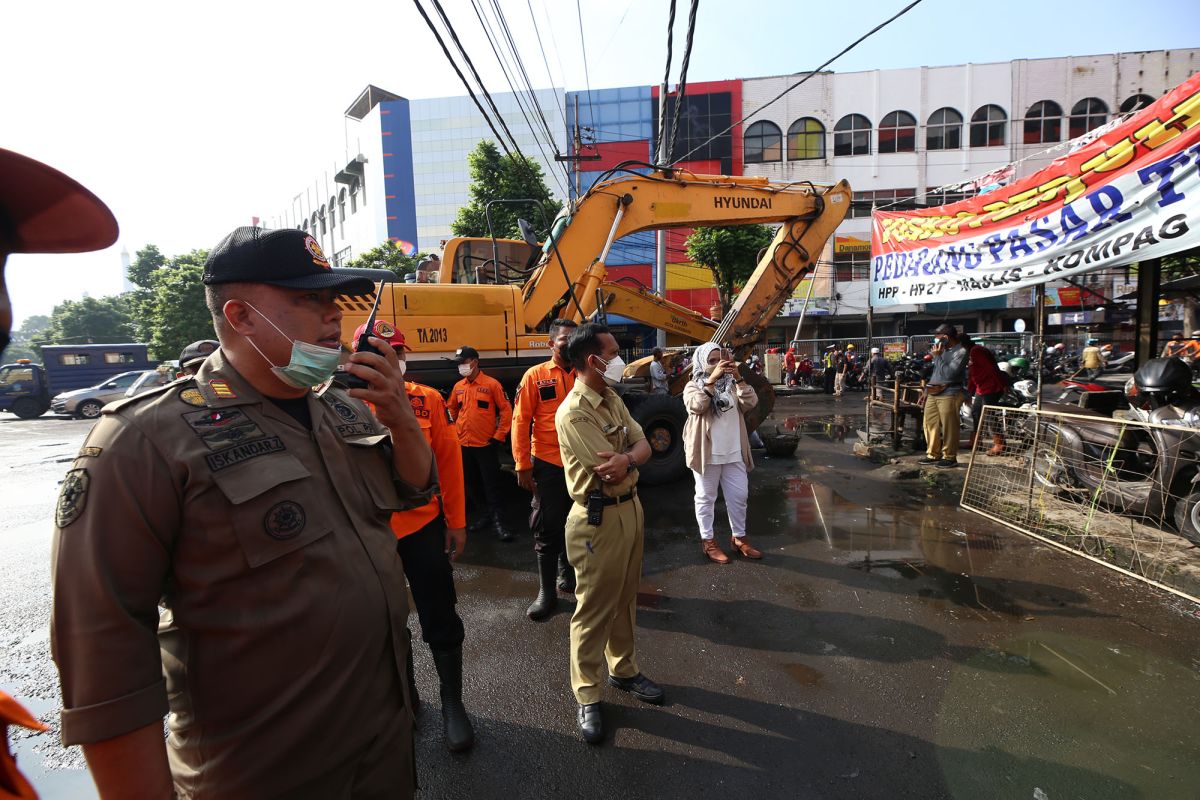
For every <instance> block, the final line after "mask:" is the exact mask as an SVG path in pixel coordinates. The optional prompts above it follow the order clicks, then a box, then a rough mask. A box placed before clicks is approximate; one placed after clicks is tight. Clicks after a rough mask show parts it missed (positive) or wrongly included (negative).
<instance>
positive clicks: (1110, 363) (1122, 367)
mask: <svg viewBox="0 0 1200 800" xmlns="http://www.w3.org/2000/svg"><path fill="white" fill-rule="evenodd" d="M1135 358H1137V353H1134V352H1133V351H1132V350H1131V351H1129V352H1128V353H1117V354H1116V355H1115V356H1112V357H1110V358H1109V359H1108V360H1107V361H1105V362H1104V371H1105V372H1133V362H1134V359H1135Z"/></svg>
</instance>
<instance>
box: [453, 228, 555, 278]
mask: <svg viewBox="0 0 1200 800" xmlns="http://www.w3.org/2000/svg"><path fill="white" fill-rule="evenodd" d="M494 243H495V249H493V240H492V239H482V238H479V239H476V238H465V237H456V238H454V239H450V240H449V241H447V242H446V245H445V247H444V248H443V250H442V271H441V280H440V281H439V283H457V284H475V285H483V284H498V283H509V284H516V285H517V286H524V285H525V281H526V280H527V279H528V277H529V273H530V271H531V270H532V269H533V266H534V265H536V264H537V262H538V259H539V258H540V257H541V255H542V251H541V245H539V244H538V243H537V241H536V240H535V241H534V242H533V243H529V242H524V241H520V240H519V239H496V240H494Z"/></svg>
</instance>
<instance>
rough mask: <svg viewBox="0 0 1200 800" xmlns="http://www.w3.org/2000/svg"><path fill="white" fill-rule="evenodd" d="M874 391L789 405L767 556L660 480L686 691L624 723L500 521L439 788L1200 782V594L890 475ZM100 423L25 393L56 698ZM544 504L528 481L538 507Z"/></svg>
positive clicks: (648, 596)
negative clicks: (705, 553) (1158, 584)
mask: <svg viewBox="0 0 1200 800" xmlns="http://www.w3.org/2000/svg"><path fill="white" fill-rule="evenodd" d="M861 408H862V407H861V405H860V400H859V397H858V396H854V397H851V398H847V399H845V400H842V401H837V402H833V401H828V400H826V399H824V398H812V397H804V398H789V399H786V400H782V401H781V402H780V404H779V406H778V407H777V414H776V416H777V417H780V418H783V417H786V416H789V415H790V416H793V417H794V418H795V419H794V422H795V423H796V424H797V426H798V427H799V429H800V430H802V431H804V435H803V438H802V440H801V445H800V452H799V454H798V458H797V459H763V458H762V457H761V454H759V456H758V464H759V467H758V469H756V470H755V471H754V473H752V476H751V492H752V494H751V500H750V535H751V537H752V540H753V541H754V542H755V543H756V544H757V545H758V546H760V547H761V548H762V549H763V550H764V551H766V558H765V559H764V560H763V561H762V562H748V561H744V560H739V561H735V562H734V563H733V564H732V565H729V566H724V567H719V566H716V565H710V564H709V563H708V562H706V561H704V560H703V559H702V558H701V556H700V552H699V545H698V543H697V535H696V527H695V521H694V518H693V516H692V511H691V487H690V485H688V484H679V485H675V486H669V487H646V488H644V489H643V493H642V499H643V504H644V506H645V509H646V523H647V532H646V555H645V563H644V577H643V582H642V587H641V592H640V594H639V601H640V608H639V612H638V647H639V660H640V664H641V667H642V669H643V670H644V671H645V672H646V673H647V674H648V675H649V676H651V677H652V678H654V679H655V680H656V681H658V682H660V683H661V684H663V685H664V686H665V688H666V690H667V700H668V702H667V705H666V706H665V707H662V708H656V707H652V706H647V705H644V704H640V703H638V702H637V701H635V700H633V699H632V698H629V697H627V696H625V695H623V694H621V693H620V692H617V691H615V690H610V691H609V692H608V693H607V694H606V696H605V722H606V726H607V729H608V731H609V738H608V740H607V741H606V742H605V744H603V745H602V746H599V747H589V746H587V745H585V744H584V743H583V742H582V741H580V740H579V738H578V735H577V733H576V730H575V724H574V716H573V709H574V703H573V700H572V698H571V695H570V690H569V683H568V677H567V628H568V622H569V612H570V610H571V608H572V607H573V604H572V602H571V601H569V600H565V601H564V602H562V603H561V605H560V608H561V610H560V612H559V613H558V614H556V615H555V616H554V617H553V618H552V619H551V620H549V621H548V622H546V623H543V624H534V623H531V622H529V621H527V620H526V619H525V617H524V610H525V607H526V606H527V605H528V603H529V601H530V600H531V599H532V597H533V595H534V593H535V578H534V573H533V566H534V561H533V556H532V553H531V550H530V540H529V537H528V534H527V533H523V534H522V535H521V536H520V537H519V538H518V540H517V541H516V542H514V543H511V544H501V543H500V542H497V541H494V540H493V539H491V538H489V537H487V536H485V535H482V534H479V535H476V536H475V537H474V538H473V539H472V540H471V541H470V542H469V545H468V552H467V554H466V556H465V557H464V559H463V561H462V562H460V564H459V566H458V567H457V569H456V577H457V582H458V591H459V605H460V613H461V614H462V616H463V619H464V621H465V623H466V625H467V642H466V645H465V648H466V661H467V667H466V672H467V678H466V682H467V692H466V693H467V704H468V708H469V709H470V711H471V712H472V714H473V717H474V719H475V723H476V730H477V735H478V743H477V745H476V747H475V749H474V750H473V751H472V752H470V753H469V754H465V755H451V754H449V753H447V752H446V751H445V749H444V747H443V745H442V739H441V731H440V718H439V716H438V709H437V697H436V689H435V679H434V673H433V667H432V663H431V662H430V659H429V655H428V650H427V649H426V648H424V646H421V645H418V647H417V672H418V683H419V686H420V689H421V693H422V696H423V697H424V698H425V700H426V709H425V713H424V715H423V717H422V720H421V728H420V730H419V732H418V738H417V749H418V752H417V757H418V763H419V768H420V777H421V782H422V784H423V787H424V789H423V791H422V793H421V795H420V796H422V797H430V798H503V799H504V800H513V798H526V797H528V798H543V797H588V798H592V797H595V798H609V797H613V798H615V797H633V798H640V797H658V798H692V797H726V796H729V797H749V796H754V795H757V796H760V797H764V798H765V797H770V798H775V797H788V798H791V797H805V798H807V797H813V798H842V797H844V798H943V797H945V798H993V797H994V798H1041V797H1045V798H1049V799H1050V800H1059V798H1088V799H1089V800H1090V799H1092V798H1155V799H1157V798H1198V797H1200V758H1197V756H1198V755H1200V744H1198V742H1197V739H1198V736H1200V731H1198V730H1197V726H1196V720H1197V719H1200V646H1198V645H1200V614H1198V613H1197V609H1196V608H1195V607H1194V606H1192V605H1190V604H1188V603H1186V602H1185V601H1182V600H1179V599H1176V598H1173V597H1170V596H1167V595H1164V594H1161V593H1158V592H1157V591H1155V590H1152V589H1149V588H1144V587H1142V586H1141V585H1139V584H1136V583H1135V582H1133V581H1131V580H1127V579H1125V578H1123V577H1121V576H1118V575H1116V574H1115V573H1112V572H1110V571H1108V570H1104V569H1103V568H1101V567H1098V566H1095V565H1092V564H1091V563H1089V562H1086V561H1084V560H1082V559H1079V558H1075V557H1073V556H1070V555H1067V554H1063V553H1059V552H1057V551H1054V550H1051V549H1049V548H1046V547H1044V546H1041V545H1038V544H1036V543H1033V542H1031V541H1029V540H1026V539H1024V538H1022V537H1021V536H1020V535H1018V534H1016V533H1013V532H1011V531H1008V530H1006V529H1004V528H1001V527H999V526H997V525H994V524H993V523H991V522H989V521H988V520H985V519H982V518H980V517H977V516H975V515H972V514H968V513H966V512H962V511H959V510H957V509H956V508H955V502H956V499H957V498H956V497H955V496H949V493H947V492H946V490H945V489H944V488H939V487H938V486H936V485H934V484H932V483H925V482H920V481H918V482H913V483H910V484H905V485H899V484H895V483H888V482H884V481H881V480H880V479H878V478H876V477H873V476H872V474H871V473H872V466H871V465H869V464H867V463H866V462H863V461H862V460H860V459H857V458H855V457H854V456H853V455H852V454H851V453H850V446H851V442H852V440H853V438H854V433H853V429H854V428H855V427H857V424H858V422H859V420H861V416H859V417H857V418H856V417H855V416H854V415H855V414H856V413H857V412H860V411H861ZM88 425H89V424H88V423H84V422H74V421H66V420H53V419H48V418H47V419H41V420H35V421H30V422H20V421H16V420H15V419H13V418H11V417H8V416H7V415H5V416H3V417H0V480H2V482H0V501H2V502H3V508H4V510H5V515H4V517H3V521H2V522H0V530H2V531H3V534H4V543H5V544H4V547H3V548H2V549H0V644H3V648H2V649H0V688H4V689H5V690H7V691H9V692H10V693H12V694H15V695H17V696H18V697H19V698H20V699H21V700H22V701H24V702H25V703H26V704H27V705H29V706H30V707H31V708H32V709H33V710H34V712H35V714H37V715H38V716H39V717H41V718H42V719H43V720H45V721H47V722H53V721H54V719H55V716H56V712H55V709H56V708H57V704H58V697H57V687H56V678H55V673H54V671H53V667H52V665H51V664H50V662H49V656H48V641H47V635H46V621H47V619H48V615H49V600H48V583H49V581H48V563H47V562H48V541H49V520H50V515H51V513H52V508H53V502H54V496H55V493H56V483H57V481H58V480H59V479H60V478H61V476H62V473H63V472H64V471H65V470H66V468H67V463H66V461H69V459H70V458H71V456H72V455H73V454H74V452H75V450H76V449H77V448H78V446H79V444H80V442H81V441H82V439H83V436H84V435H85V434H86V431H87V429H88ZM64 459H66V461H64ZM525 503H526V499H525V498H524V497H523V496H522V494H521V492H520V491H519V490H518V489H517V488H516V487H515V484H514V485H513V488H512V502H511V507H510V512H511V515H512V517H513V519H514V521H515V520H517V519H519V518H520V517H521V516H522V515H523V508H522V507H523V506H524V505H525ZM720 510H721V509H720V508H719V511H720ZM718 520H719V525H718V536H721V531H722V530H724V531H725V532H726V535H727V531H728V529H727V528H726V527H723V526H724V521H723V520H722V519H721V518H720V516H719V517H718ZM412 625H413V629H414V633H416V634H417V635H419V633H417V632H418V631H419V626H417V625H416V621H415V618H414V620H413V622H412ZM55 735H56V733H52V734H39V735H32V736H21V737H20V738H19V739H17V741H16V749H17V752H18V755H19V758H20V763H21V765H22V767H23V768H24V769H25V770H26V771H27V772H28V773H29V774H30V775H31V776H32V777H33V779H34V782H35V784H36V786H37V787H38V788H39V790H40V791H41V793H42V796H43V797H44V798H79V797H90V796H94V791H93V790H91V785H90V780H89V779H88V778H87V776H86V773H85V772H83V771H82V770H81V769H80V767H81V764H82V761H81V759H80V757H79V754H78V752H77V750H76V749H72V750H63V748H61V747H60V746H59V745H58V744H57V741H56V739H55V738H54V736H55Z"/></svg>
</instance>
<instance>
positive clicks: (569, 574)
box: [558, 553, 575, 594]
mask: <svg viewBox="0 0 1200 800" xmlns="http://www.w3.org/2000/svg"><path fill="white" fill-rule="evenodd" d="M558 590H559V591H560V592H566V593H567V594H575V568H574V567H572V566H571V562H569V561H567V554H566V553H559V554H558Z"/></svg>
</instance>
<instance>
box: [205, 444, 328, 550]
mask: <svg viewBox="0 0 1200 800" xmlns="http://www.w3.org/2000/svg"><path fill="white" fill-rule="evenodd" d="M311 477H312V475H311V473H309V471H308V469H307V468H306V467H305V466H304V465H303V464H301V463H300V461H299V460H298V459H297V458H296V457H295V456H292V455H290V454H288V453H279V454H276V455H271V456H267V457H264V458H256V459H252V460H250V461H247V462H244V463H242V464H239V465H237V466H236V467H233V468H230V469H227V470H222V471H221V472H216V473H214V474H213V482H214V483H216V485H217V487H218V488H219V489H220V490H221V493H222V494H224V495H225V497H226V499H228V500H229V502H230V503H231V504H232V505H233V509H232V510H231V512H230V514H231V520H230V523H231V527H232V528H233V533H234V535H235V536H236V537H237V540H238V544H239V545H241V548H242V552H243V553H244V554H245V556H246V563H248V564H249V565H250V566H251V567H260V566H262V565H264V564H267V563H269V562H271V561H274V560H276V559H278V558H281V557H283V556H286V555H288V554H289V553H294V552H296V551H297V550H300V549H301V548H304V547H307V546H308V545H310V544H312V543H313V542H315V541H317V540H318V539H320V538H322V537H324V536H326V535H328V534H329V533H330V532H331V531H332V530H333V525H332V523H331V521H330V519H329V516H328V515H327V513H326V512H325V509H324V508H323V507H322V505H321V504H320V503H319V502H318V498H316V497H314V496H313V491H312V484H311V483H310V482H309V480H308V479H309V478H311Z"/></svg>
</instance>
